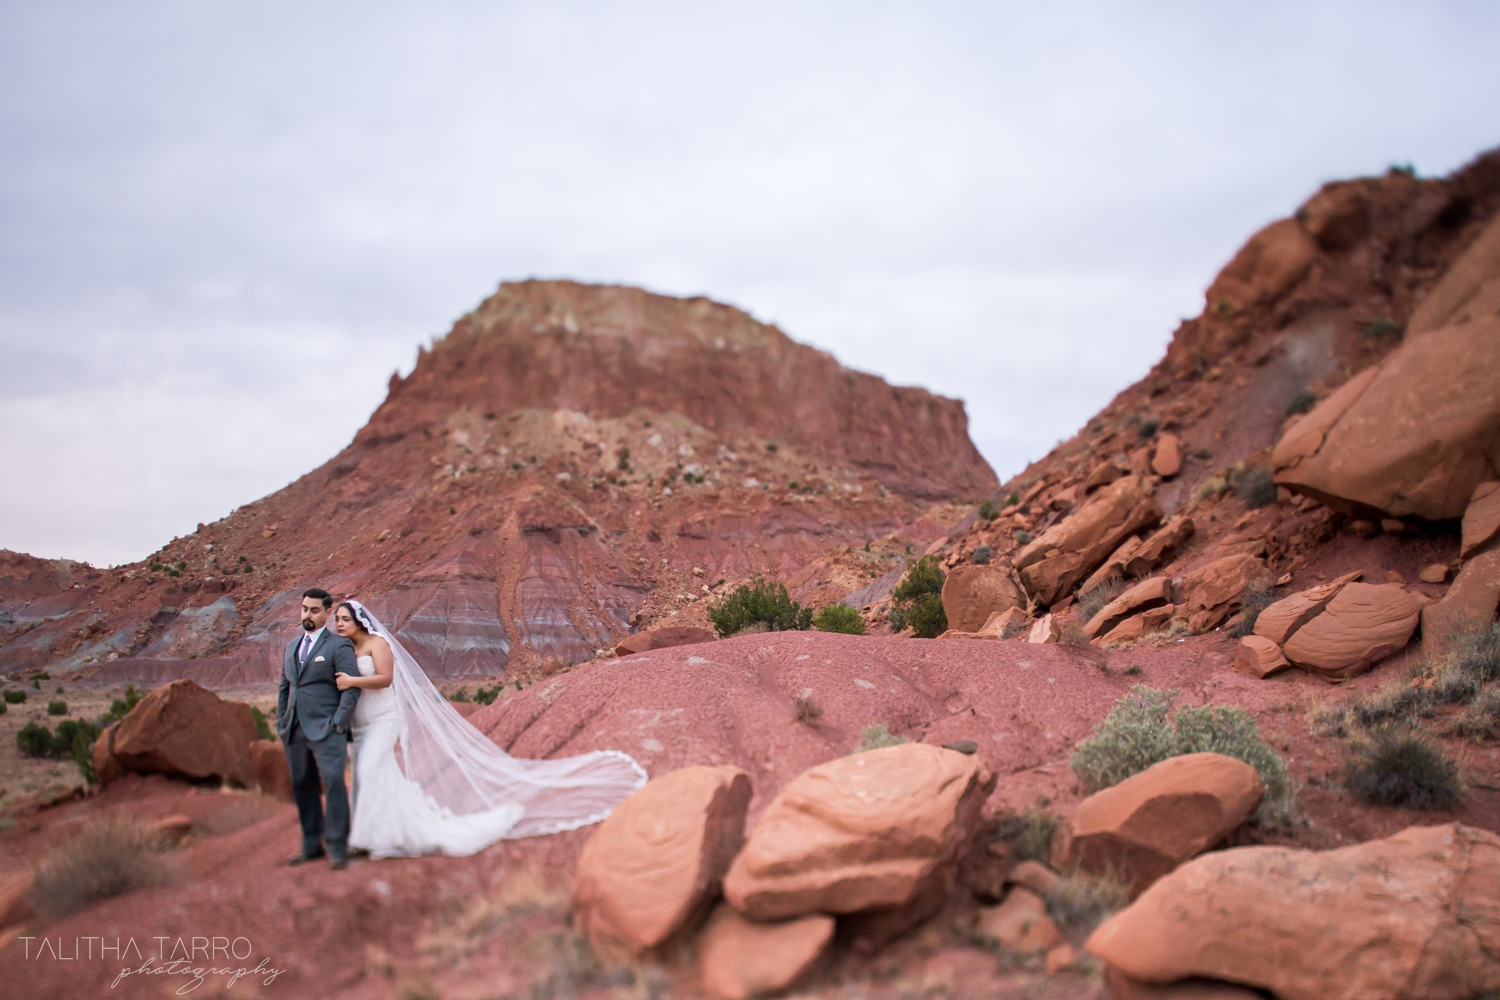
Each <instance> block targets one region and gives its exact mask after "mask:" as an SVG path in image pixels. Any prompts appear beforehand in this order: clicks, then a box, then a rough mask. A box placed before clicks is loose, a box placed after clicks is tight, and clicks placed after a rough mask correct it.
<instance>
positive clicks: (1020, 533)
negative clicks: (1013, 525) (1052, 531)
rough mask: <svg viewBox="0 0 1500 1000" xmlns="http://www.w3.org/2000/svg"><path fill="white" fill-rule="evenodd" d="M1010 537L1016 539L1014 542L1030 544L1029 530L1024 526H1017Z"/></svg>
mask: <svg viewBox="0 0 1500 1000" xmlns="http://www.w3.org/2000/svg"><path fill="white" fill-rule="evenodd" d="M1011 537H1012V538H1014V539H1015V540H1016V543H1017V544H1018V545H1030V544H1031V532H1029V531H1027V530H1026V529H1025V528H1017V529H1016V530H1015V531H1013V532H1011Z"/></svg>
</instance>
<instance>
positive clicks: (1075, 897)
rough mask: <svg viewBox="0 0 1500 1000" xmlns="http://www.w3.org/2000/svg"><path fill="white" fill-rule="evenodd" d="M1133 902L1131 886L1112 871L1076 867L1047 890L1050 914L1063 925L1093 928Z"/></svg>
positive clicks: (1085, 928)
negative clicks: (1101, 872)
mask: <svg viewBox="0 0 1500 1000" xmlns="http://www.w3.org/2000/svg"><path fill="white" fill-rule="evenodd" d="M1128 905H1130V886H1129V885H1128V884H1126V882H1125V881H1124V880H1122V879H1121V878H1119V877H1118V876H1117V875H1115V874H1114V873H1113V872H1105V873H1104V874H1101V875H1092V874H1089V873H1088V872H1084V871H1073V872H1069V873H1067V874H1065V875H1063V876H1062V877H1061V878H1060V879H1058V881H1057V884H1056V885H1054V886H1053V887H1052V889H1051V890H1050V891H1048V893H1047V914H1048V916H1050V917H1051V918H1052V919H1053V920H1054V921H1056V923H1057V924H1058V926H1060V927H1076V928H1079V929H1082V930H1085V931H1088V930H1093V929H1094V928H1095V927H1097V926H1098V925H1099V924H1100V923H1102V922H1103V921H1104V919H1105V918H1106V917H1108V916H1109V915H1110V914H1112V913H1116V912H1118V911H1120V910H1123V909H1124V908H1125V907H1126V906H1128Z"/></svg>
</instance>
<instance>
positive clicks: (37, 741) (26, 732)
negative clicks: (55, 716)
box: [16, 722, 52, 757]
mask: <svg viewBox="0 0 1500 1000" xmlns="http://www.w3.org/2000/svg"><path fill="white" fill-rule="evenodd" d="M16 749H17V750H20V751H21V753H22V754H23V755H24V756H26V757H50V756H52V730H50V729H48V728H47V727H46V726H41V725H38V724H37V723H35V722H28V723H26V725H24V726H22V727H21V731H20V732H18V733H16Z"/></svg>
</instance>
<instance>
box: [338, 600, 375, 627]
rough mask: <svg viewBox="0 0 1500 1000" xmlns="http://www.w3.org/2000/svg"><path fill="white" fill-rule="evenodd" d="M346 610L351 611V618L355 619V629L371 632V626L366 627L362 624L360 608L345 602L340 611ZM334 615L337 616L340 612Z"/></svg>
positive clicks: (340, 606)
mask: <svg viewBox="0 0 1500 1000" xmlns="http://www.w3.org/2000/svg"><path fill="white" fill-rule="evenodd" d="M345 608H348V609H349V617H350V618H353V619H354V627H355V628H357V629H359V630H360V631H361V632H369V631H370V626H368V625H366V624H365V623H364V622H362V621H360V620H359V609H358V608H356V607H355V606H354V605H352V604H350V603H349V602H348V601H345V602H343V603H342V604H340V605H339V611H343V610H344V609H345ZM334 614H335V615H337V614H338V611H335V612H334Z"/></svg>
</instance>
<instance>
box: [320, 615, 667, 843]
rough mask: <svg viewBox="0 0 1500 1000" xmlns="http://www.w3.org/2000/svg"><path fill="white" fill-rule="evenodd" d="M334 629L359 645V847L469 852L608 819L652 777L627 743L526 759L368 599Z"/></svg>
mask: <svg viewBox="0 0 1500 1000" xmlns="http://www.w3.org/2000/svg"><path fill="white" fill-rule="evenodd" d="M334 628H335V630H336V631H337V632H338V634H339V635H341V636H343V637H344V638H346V639H349V640H350V641H351V642H352V643H353V644H354V653H355V656H356V658H357V659H356V662H357V664H358V666H359V672H360V676H359V677H350V676H348V675H346V674H338V675H337V680H338V686H339V689H340V690H344V689H346V688H350V687H357V688H361V689H362V690H361V691H360V695H359V701H358V702H357V703H356V705H355V709H354V720H353V722H354V726H353V734H354V819H353V823H352V826H351V828H350V831H349V846H350V847H351V848H356V849H360V850H364V851H368V852H369V854H370V856H371V857H376V858H391V857H410V856H413V855H418V854H436V853H441V854H453V855H467V854H473V853H475V852H477V851H480V850H483V849H484V848H485V847H488V846H489V845H490V844H493V843H494V842H495V841H497V840H500V839H502V838H506V837H530V836H534V835H536V834H543V833H556V832H558V831H561V830H572V829H574V828H576V827H580V826H587V825H588V824H590V823H597V822H598V821H599V820H602V819H603V818H604V817H605V816H608V815H609V813H610V811H611V810H613V809H614V807H615V806H617V805H619V803H620V802H621V801H622V800H623V799H624V798H625V797H626V796H628V795H629V794H630V793H631V792H633V791H635V790H636V789H637V788H640V787H641V786H642V785H644V784H645V783H646V772H645V770H644V769H643V768H642V767H641V766H640V765H639V764H637V763H636V762H635V760H633V759H632V758H631V757H629V756H627V755H625V754H623V753H620V752H619V751H616V750H596V751H594V752H592V753H586V754H581V755H579V756H577V757H564V758H562V759H560V760H521V759H518V758H515V757H512V756H510V755H509V754H508V753H506V752H505V751H504V750H501V749H500V748H499V747H498V746H496V745H495V744H494V743H493V742H491V740H490V739H489V738H488V737H487V736H485V735H484V734H483V733H481V732H480V731H479V730H478V729H475V728H474V727H473V726H471V725H470V724H469V723H468V721H467V720H466V719H464V717H463V716H461V715H459V714H458V710H457V709H455V708H454V707H453V706H452V705H450V704H449V703H448V700H447V699H446V698H444V697H443V696H442V695H441V694H440V693H439V692H438V690H437V688H435V687H434V686H433V684H432V682H431V681H430V680H428V679H427V675H426V673H424V672H423V670H422V668H421V667H420V666H419V665H418V664H417V661H416V660H414V659H412V656H411V654H410V653H408V652H407V651H406V649H405V648H404V647H403V646H402V645H401V643H400V641H399V640H397V639H396V637H395V636H393V635H392V634H391V633H390V631H389V630H388V629H387V628H386V627H385V626H384V625H382V624H381V623H380V621H379V620H378V619H377V618H376V617H375V616H374V615H373V614H371V613H370V610H369V609H368V608H366V607H365V606H364V605H363V604H361V603H360V602H358V601H345V602H344V603H343V604H340V605H339V607H338V610H337V612H335V615H334Z"/></svg>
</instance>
